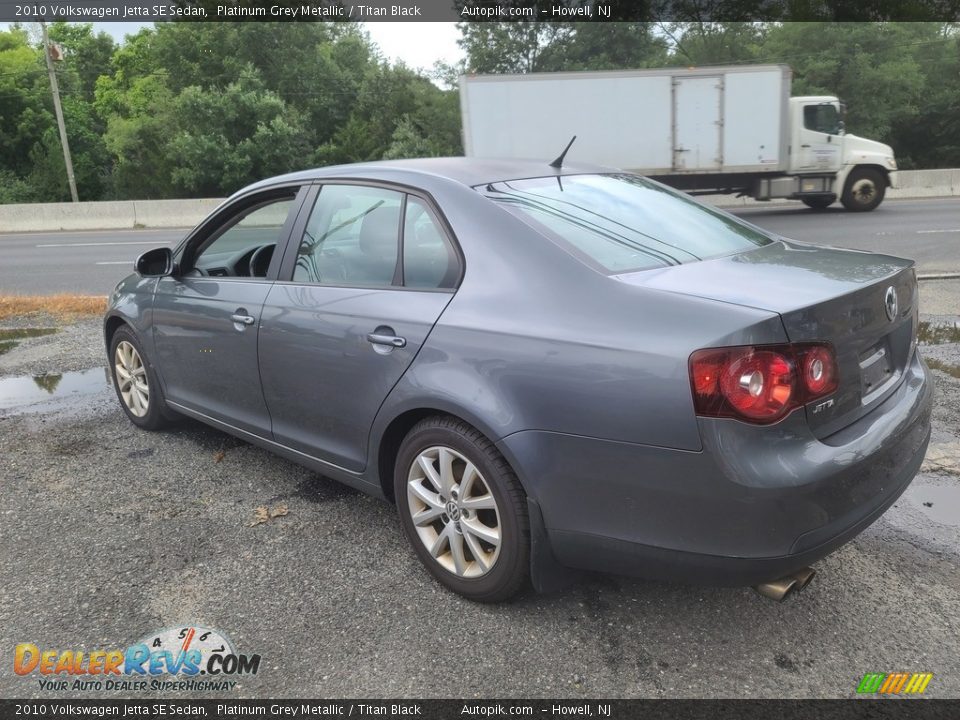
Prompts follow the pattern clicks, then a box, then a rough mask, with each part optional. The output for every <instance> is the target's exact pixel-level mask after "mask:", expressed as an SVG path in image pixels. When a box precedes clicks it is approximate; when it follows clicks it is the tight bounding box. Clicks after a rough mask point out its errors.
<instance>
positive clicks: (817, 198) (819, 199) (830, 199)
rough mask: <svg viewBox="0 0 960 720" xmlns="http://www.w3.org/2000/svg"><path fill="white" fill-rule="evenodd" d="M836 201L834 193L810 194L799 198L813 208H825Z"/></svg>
mask: <svg viewBox="0 0 960 720" xmlns="http://www.w3.org/2000/svg"><path fill="white" fill-rule="evenodd" d="M836 201H837V196H836V195H812V196H810V197H805V198H800V202H802V203H803V204H804V205H806V206H807V207H808V208H812V209H814V210H826V209H827V208H828V207H830V206H831V205H833V204H834V203H835V202H836Z"/></svg>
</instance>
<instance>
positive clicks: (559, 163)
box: [550, 135, 577, 170]
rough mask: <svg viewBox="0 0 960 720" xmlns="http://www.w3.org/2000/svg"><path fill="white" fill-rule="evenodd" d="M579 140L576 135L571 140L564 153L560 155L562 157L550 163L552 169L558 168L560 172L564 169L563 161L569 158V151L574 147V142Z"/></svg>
mask: <svg viewBox="0 0 960 720" xmlns="http://www.w3.org/2000/svg"><path fill="white" fill-rule="evenodd" d="M576 139H577V136H576V135H574V136H573V137H572V138H570V142H568V143H567V146H566V147H565V148H564V149H563V152H562V153H560V157H558V158H557V159H556V160H554V161H553V162H552V163H550V167H552V168H557V170H559V169H560V168H562V167H563V159H564V158H565V157H566V156H567V151H568V150H569V149H570V146H571V145H573V141H574V140H576Z"/></svg>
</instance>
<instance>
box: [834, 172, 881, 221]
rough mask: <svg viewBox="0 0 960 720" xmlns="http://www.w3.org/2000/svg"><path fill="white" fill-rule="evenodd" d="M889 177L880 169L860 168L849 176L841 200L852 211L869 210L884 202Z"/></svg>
mask: <svg viewBox="0 0 960 720" xmlns="http://www.w3.org/2000/svg"><path fill="white" fill-rule="evenodd" d="M886 191H887V179H886V178H885V177H884V175H883V173H882V172H880V171H879V170H874V169H872V168H859V169H855V170H853V171H852V172H851V173H850V174H849V175H848V176H847V182H846V184H845V185H844V187H843V195H842V196H841V197H840V202H842V203H843V206H844V207H845V208H846V209H847V210H850V211H851V212H867V211H869V210H873V209H874V208H875V207H877V205H879V204H880V203H882V202H883V196H884V194H886Z"/></svg>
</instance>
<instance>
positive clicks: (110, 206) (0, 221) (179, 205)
mask: <svg viewBox="0 0 960 720" xmlns="http://www.w3.org/2000/svg"><path fill="white" fill-rule="evenodd" d="M898 184H899V188H897V189H895V190H894V189H890V190H888V191H887V197H888V198H891V199H896V198H923V197H953V196H960V169H948V170H902V171H900V173H899V177H898ZM702 199H704V200H707V201H708V202H711V203H713V204H715V205H718V206H720V207H741V206H744V205H757V204H760V203H759V202H758V201H756V200H753V199H752V198H737V197H735V196H733V195H710V196H705V197H703V198H702ZM221 202H223V199H222V198H203V199H197V200H114V201H106V202H81V203H31V204H25V205H0V233H14V232H55V231H58V230H129V229H133V228H179V227H193V226H194V225H196V224H197V223H198V222H200V221H201V220H202V219H203V218H205V217H206V216H207V215H208V214H209V213H210V212H211V211H212V210H213V209H214V208H215V207H216V206H217V205H219V204H220V203H221ZM784 202H790V201H784ZM763 204H766V205H769V204H770V203H763Z"/></svg>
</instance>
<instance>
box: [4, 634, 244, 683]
mask: <svg viewBox="0 0 960 720" xmlns="http://www.w3.org/2000/svg"><path fill="white" fill-rule="evenodd" d="M259 669H260V655H242V654H239V653H237V652H236V650H234V646H233V643H232V642H230V639H229V638H228V637H227V636H226V635H225V634H223V633H222V632H220V631H218V630H213V629H211V628H205V627H199V626H193V627H181V628H168V629H167V630H162V631H160V632H158V633H151V634H149V635H147V636H146V637H144V638H143V639H141V640H140V641H139V642H137V643H134V644H133V645H130V646H129V647H127V648H126V649H122V650H121V649H100V650H91V651H85V650H60V649H45V650H41V649H40V648H39V647H38V646H37V645H35V644H33V643H20V644H19V645H17V647H16V650H15V651H14V658H13V671H14V672H15V673H16V674H17V675H21V676H33V675H39V676H40V677H39V678H38V682H39V684H40V689H41V690H47V691H56V690H101V691H102V690H108V691H110V690H116V691H120V692H141V691H146V690H162V691H171V690H219V691H223V690H232V689H233V688H234V686H236V684H237V682H236V680H232V679H230V678H231V677H234V676H238V675H256V674H257V671H258V670H259Z"/></svg>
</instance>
